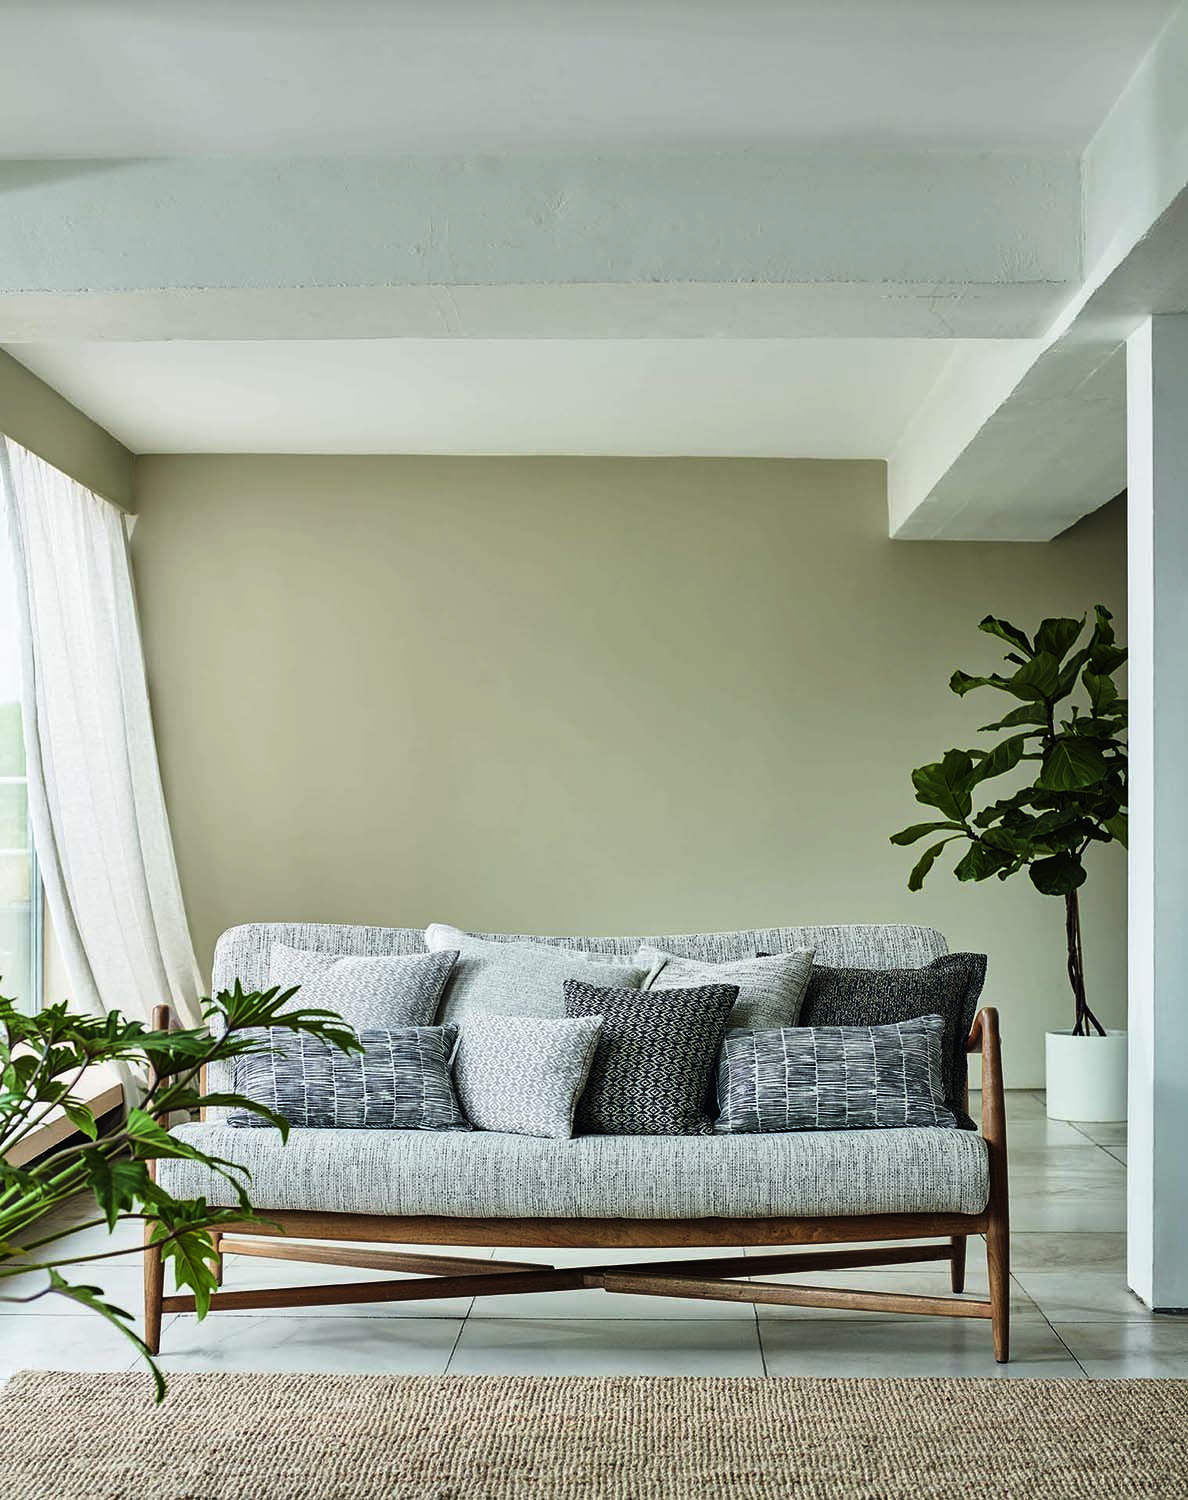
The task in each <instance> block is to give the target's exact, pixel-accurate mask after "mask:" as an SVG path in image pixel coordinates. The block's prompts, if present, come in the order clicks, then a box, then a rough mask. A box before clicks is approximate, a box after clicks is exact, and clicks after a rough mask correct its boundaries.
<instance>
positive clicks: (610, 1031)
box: [565, 979, 738, 1135]
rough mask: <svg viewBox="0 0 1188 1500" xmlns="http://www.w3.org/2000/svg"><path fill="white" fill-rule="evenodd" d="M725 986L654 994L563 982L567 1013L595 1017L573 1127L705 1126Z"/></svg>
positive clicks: (635, 1130) (697, 1130)
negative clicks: (596, 1032) (594, 1039)
mask: <svg viewBox="0 0 1188 1500" xmlns="http://www.w3.org/2000/svg"><path fill="white" fill-rule="evenodd" d="M737 999H738V990H737V989H736V987H735V986H734V985H732V984H706V985H702V986H701V987H700V988H699V989H695V990H665V991H664V992H663V993H662V994H650V993H648V992H646V991H645V992H644V993H642V994H640V993H637V992H636V991H635V990H623V989H599V988H596V987H595V986H594V985H592V984H583V983H582V982H581V980H579V979H567V980H566V981H565V1008H566V1010H567V1011H568V1012H569V1014H570V1015H571V1016H601V1017H602V1033H601V1035H600V1036H599V1038H598V1045H597V1046H596V1047H595V1049H594V1062H593V1064H592V1065H591V1068H590V1081H589V1083H588V1084H587V1085H586V1091H585V1093H584V1094H583V1095H582V1097H581V1099H580V1100H579V1101H578V1107H577V1121H576V1123H577V1128H578V1129H579V1130H582V1131H588V1130H594V1131H598V1132H600V1133H601V1134H604V1135H698V1134H704V1133H706V1132H708V1131H712V1130H713V1128H714V1127H713V1120H712V1117H711V1116H710V1115H709V1114H707V1113H706V1108H705V1105H706V1097H707V1094H708V1092H709V1086H710V1081H711V1079H712V1078H713V1069H714V1060H715V1058H716V1057H717V1055H718V1048H719V1047H720V1046H721V1044H722V1033H723V1032H724V1031H725V1030H726V1017H727V1016H728V1015H729V1014H730V1008H731V1006H732V1005H733V1004H734V1002H735V1001H736V1000H737Z"/></svg>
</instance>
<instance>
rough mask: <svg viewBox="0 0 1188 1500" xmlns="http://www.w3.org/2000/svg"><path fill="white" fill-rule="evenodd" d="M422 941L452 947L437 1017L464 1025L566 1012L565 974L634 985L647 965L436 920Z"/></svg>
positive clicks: (590, 981) (621, 986)
mask: <svg viewBox="0 0 1188 1500" xmlns="http://www.w3.org/2000/svg"><path fill="white" fill-rule="evenodd" d="M425 941H426V943H427V944H428V945H429V948H430V949H431V950H432V951H434V952H436V951H438V950H440V949H446V948H451V949H455V950H457V952H458V961H457V963H456V964H455V965H454V969H453V972H452V973H451V975H450V982H449V984H448V985H446V990H445V995H444V996H443V997H442V1003H441V1011H440V1014H439V1016H438V1019H439V1020H440V1021H442V1022H443V1023H445V1024H449V1025H454V1026H463V1025H465V1024H466V1023H467V1022H469V1021H470V1020H471V1019H472V1018H473V1017H475V1016H480V1015H499V1016H552V1017H554V1019H557V1020H561V1019H563V1018H564V1016H565V996H564V994H563V992H562V988H561V986H562V985H563V984H564V982H565V980H566V979H570V978H580V979H582V980H584V981H585V982H586V983H587V984H608V985H614V986H616V987H617V988H619V989H631V990H634V989H638V988H639V986H640V985H641V984H642V983H643V981H644V978H645V975H646V971H645V970H644V969H641V968H636V967H635V966H634V965H633V964H632V963H631V961H630V959H627V960H623V959H620V960H618V961H616V960H615V959H614V958H613V957H612V956H609V955H590V954H588V953H584V952H582V951H581V950H574V951H571V950H569V949H566V948H553V947H549V946H547V945H546V944H544V943H497V942H492V941H490V940H489V939H487V938H479V937H471V936H470V934H469V933H465V932H460V931H459V930H458V928H456V927H447V926H445V924H444V923H441V922H435V923H434V924H433V925H432V926H431V927H427V928H426V929H425Z"/></svg>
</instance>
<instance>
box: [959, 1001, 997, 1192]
mask: <svg viewBox="0 0 1188 1500" xmlns="http://www.w3.org/2000/svg"><path fill="white" fill-rule="evenodd" d="M965 1050H966V1051H967V1052H980V1053H981V1054H982V1139H983V1140H984V1141H985V1142H986V1148H987V1150H988V1152H989V1155H990V1191H991V1196H992V1197H995V1198H997V1197H999V1196H1000V1195H1001V1197H1002V1199H1003V1201H1005V1195H1006V1097H1005V1094H1004V1092H1003V1085H1002V1045H1001V1043H1000V1041H999V1036H998V1012H997V1010H995V1009H994V1007H993V1006H989V1005H988V1006H986V1007H985V1008H984V1009H982V1010H980V1011H978V1013H977V1015H976V1016H975V1017H974V1023H973V1028H972V1030H971V1031H970V1033H969V1037H968V1038H967V1040H966V1043H965Z"/></svg>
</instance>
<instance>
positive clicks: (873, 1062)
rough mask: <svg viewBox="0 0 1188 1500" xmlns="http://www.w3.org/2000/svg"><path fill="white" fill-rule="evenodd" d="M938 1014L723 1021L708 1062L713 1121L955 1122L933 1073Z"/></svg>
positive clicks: (826, 1125) (811, 1124) (825, 1125)
mask: <svg viewBox="0 0 1188 1500" xmlns="http://www.w3.org/2000/svg"><path fill="white" fill-rule="evenodd" d="M944 1031H945V1023H944V1021H943V1020H942V1019H941V1017H940V1016H922V1017H920V1018H919V1019H918V1020H915V1021H900V1022H897V1023H896V1024H894V1025H891V1026H785V1027H780V1028H779V1029H778V1030H775V1031H732V1032H729V1033H728V1034H727V1036H726V1040H725V1042H724V1043H723V1044H722V1055H721V1057H720V1059H719V1062H718V1098H719V1100H720V1101H721V1106H722V1114H721V1117H720V1119H719V1120H718V1124H717V1127H716V1128H717V1129H718V1130H720V1131H725V1132H729V1133H731V1134H736V1135H747V1134H756V1133H761V1132H766V1131H775V1130H879V1129H882V1130H887V1129H897V1128H898V1129H903V1128H905V1127H908V1126H915V1125H945V1126H951V1127H953V1128H956V1126H957V1120H956V1118H955V1117H954V1115H953V1114H952V1112H951V1111H950V1110H948V1109H946V1108H945V1102H944V1093H943V1084H942V1082H941V1039H942V1037H943V1036H944Z"/></svg>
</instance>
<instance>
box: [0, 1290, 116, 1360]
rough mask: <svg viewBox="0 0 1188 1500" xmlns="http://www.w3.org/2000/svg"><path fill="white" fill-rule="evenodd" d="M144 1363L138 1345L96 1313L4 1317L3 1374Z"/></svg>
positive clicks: (0, 1324) (0, 1338) (0, 1323)
mask: <svg viewBox="0 0 1188 1500" xmlns="http://www.w3.org/2000/svg"><path fill="white" fill-rule="evenodd" d="M46 1300H47V1301H48V1300H50V1299H48V1298H47V1299H46ZM140 1363H141V1359H140V1356H139V1354H138V1353H137V1352H136V1349H135V1348H134V1347H133V1345H132V1344H130V1343H129V1342H128V1340H127V1339H126V1338H125V1337H124V1336H123V1335H122V1334H121V1333H120V1332H119V1331H118V1329H115V1328H113V1327H112V1326H111V1324H110V1323H108V1322H107V1321H106V1320H105V1319H104V1318H102V1317H100V1316H99V1315H98V1314H97V1313H87V1312H79V1311H77V1310H76V1311H74V1312H73V1313H71V1314H69V1316H65V1317H53V1318H47V1317H38V1316H36V1315H35V1314H32V1313H27V1314H24V1315H16V1316H8V1317H4V1318H0V1376H7V1375H14V1374H15V1373H16V1372H17V1371H18V1370H116V1371H118V1370H131V1369H135V1368H136V1367H137V1366H139V1365H140Z"/></svg>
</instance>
